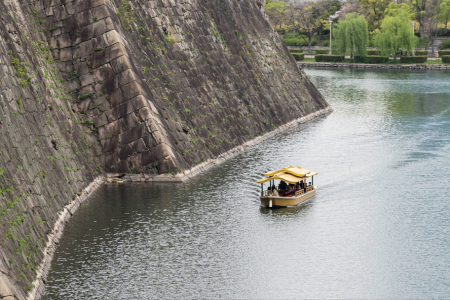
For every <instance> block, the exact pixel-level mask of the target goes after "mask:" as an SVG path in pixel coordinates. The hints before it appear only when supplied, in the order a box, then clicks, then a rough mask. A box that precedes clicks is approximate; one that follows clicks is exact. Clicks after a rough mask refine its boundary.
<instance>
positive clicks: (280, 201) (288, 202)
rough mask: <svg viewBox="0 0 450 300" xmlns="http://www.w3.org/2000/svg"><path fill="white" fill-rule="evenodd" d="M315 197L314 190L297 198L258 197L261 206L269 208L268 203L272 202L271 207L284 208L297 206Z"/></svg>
mask: <svg viewBox="0 0 450 300" xmlns="http://www.w3.org/2000/svg"><path fill="white" fill-rule="evenodd" d="M315 195H316V189H315V188H314V189H313V190H312V191H309V192H307V193H305V194H302V195H300V196H298V197H278V196H264V197H259V198H260V200H261V205H262V206H270V201H271V200H272V207H286V206H294V205H298V204H300V203H302V202H305V201H306V200H308V199H310V198H311V197H314V196H315Z"/></svg>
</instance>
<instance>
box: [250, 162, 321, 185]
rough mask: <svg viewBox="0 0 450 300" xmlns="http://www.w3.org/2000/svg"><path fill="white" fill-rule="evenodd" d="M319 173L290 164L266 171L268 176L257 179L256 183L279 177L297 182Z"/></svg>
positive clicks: (279, 178)
mask: <svg viewBox="0 0 450 300" xmlns="http://www.w3.org/2000/svg"><path fill="white" fill-rule="evenodd" d="M317 174H319V173H317V172H313V171H310V170H308V169H305V168H302V167H293V166H289V167H287V168H283V169H281V170H277V171H272V172H268V173H265V174H264V175H265V176H267V177H266V178H263V179H260V180H258V181H256V183H265V182H267V181H270V180H274V179H278V180H282V181H285V182H287V183H291V184H295V183H297V182H299V181H301V180H304V179H306V178H308V177H311V176H314V175H317Z"/></svg>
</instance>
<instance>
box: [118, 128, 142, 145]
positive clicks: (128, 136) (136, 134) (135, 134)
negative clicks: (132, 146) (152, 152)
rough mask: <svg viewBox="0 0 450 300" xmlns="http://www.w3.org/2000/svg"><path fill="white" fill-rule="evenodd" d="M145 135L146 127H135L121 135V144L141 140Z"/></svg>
mask: <svg viewBox="0 0 450 300" xmlns="http://www.w3.org/2000/svg"><path fill="white" fill-rule="evenodd" d="M143 134H144V127H143V126H142V125H138V126H136V127H133V128H131V129H129V130H127V131H124V132H122V133H121V134H120V142H121V144H128V143H131V142H133V141H135V140H137V139H140V138H141V137H142V136H143Z"/></svg>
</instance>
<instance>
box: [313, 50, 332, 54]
mask: <svg viewBox="0 0 450 300" xmlns="http://www.w3.org/2000/svg"><path fill="white" fill-rule="evenodd" d="M329 52H330V50H328V49H316V54H328V53H329Z"/></svg>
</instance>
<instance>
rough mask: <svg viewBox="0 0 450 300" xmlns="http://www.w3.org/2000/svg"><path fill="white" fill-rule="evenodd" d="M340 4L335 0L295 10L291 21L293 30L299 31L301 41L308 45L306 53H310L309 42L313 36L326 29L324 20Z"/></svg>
mask: <svg viewBox="0 0 450 300" xmlns="http://www.w3.org/2000/svg"><path fill="white" fill-rule="evenodd" d="M340 5H341V4H340V2H339V1H336V0H327V1H317V2H315V3H313V4H312V5H310V6H308V7H306V8H303V9H300V10H299V9H296V11H295V13H294V15H293V19H294V23H293V29H294V30H296V31H300V33H301V35H300V36H301V37H302V39H303V40H304V41H305V43H308V52H311V42H312V37H313V36H314V34H316V33H318V32H321V31H322V30H323V29H324V28H326V27H327V24H326V18H328V17H329V15H330V14H333V13H335V12H336V11H337V10H338V9H339V8H340Z"/></svg>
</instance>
